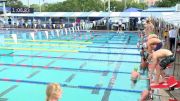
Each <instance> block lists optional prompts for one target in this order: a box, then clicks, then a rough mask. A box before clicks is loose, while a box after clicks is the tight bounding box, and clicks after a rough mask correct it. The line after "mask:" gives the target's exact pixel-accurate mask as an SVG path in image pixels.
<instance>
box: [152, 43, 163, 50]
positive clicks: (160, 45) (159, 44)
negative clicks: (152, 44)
mask: <svg viewBox="0 0 180 101" xmlns="http://www.w3.org/2000/svg"><path fill="white" fill-rule="evenodd" d="M162 46H163V44H162V42H160V43H158V44H157V45H156V48H155V49H154V51H157V50H159V49H161V48H162Z"/></svg>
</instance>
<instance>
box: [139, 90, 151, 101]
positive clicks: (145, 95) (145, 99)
mask: <svg viewBox="0 0 180 101" xmlns="http://www.w3.org/2000/svg"><path fill="white" fill-rule="evenodd" d="M151 93H152V92H151V90H150V89H149V90H144V91H143V92H142V93H141V98H140V101H152V99H153V98H151V96H150V95H151ZM150 99H151V100H150Z"/></svg>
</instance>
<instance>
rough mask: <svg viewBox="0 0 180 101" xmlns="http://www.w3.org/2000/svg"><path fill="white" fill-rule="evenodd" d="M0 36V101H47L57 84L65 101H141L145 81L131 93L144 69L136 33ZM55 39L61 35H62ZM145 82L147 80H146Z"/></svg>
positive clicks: (37, 33) (5, 34)
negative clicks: (133, 76) (137, 71)
mask: <svg viewBox="0 0 180 101" xmlns="http://www.w3.org/2000/svg"><path fill="white" fill-rule="evenodd" d="M11 33H15V34H16V35H17V39H18V43H14V41H13V39H12V37H11V35H10V33H9V32H6V31H5V33H4V34H1V35H0V38H1V42H0V43H1V46H0V49H1V51H0V98H1V99H3V100H7V101H43V100H45V98H46V96H45V90H46V86H47V84H48V83H50V82H58V83H60V84H61V86H62V88H63V95H62V99H61V101H72V100H74V101H137V100H138V99H139V97H140V93H141V91H142V90H144V89H146V88H147V82H146V81H145V80H140V81H138V83H137V85H136V86H135V87H134V88H131V81H130V73H131V71H132V70H133V68H134V67H135V66H139V64H140V55H139V50H138V49H137V48H136V43H137V40H138V36H137V34H136V33H121V34H117V33H115V32H76V33H73V32H72V33H69V34H68V35H64V34H63V32H56V31H49V32H48V35H47V34H45V32H44V31H38V32H36V33H35V34H34V38H35V40H34V41H33V40H32V35H31V34H29V32H28V31H16V32H13V31H11ZM57 33H60V34H59V35H58V34H57ZM144 76H145V75H144Z"/></svg>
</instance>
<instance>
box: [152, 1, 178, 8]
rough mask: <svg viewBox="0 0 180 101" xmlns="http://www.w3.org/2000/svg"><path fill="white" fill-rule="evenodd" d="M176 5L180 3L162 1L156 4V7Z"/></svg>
mask: <svg viewBox="0 0 180 101" xmlns="http://www.w3.org/2000/svg"><path fill="white" fill-rule="evenodd" d="M177 3H180V0H173V1H172V0H162V2H160V1H158V2H156V4H155V5H156V6H157V7H172V6H175V5H176V4H177Z"/></svg>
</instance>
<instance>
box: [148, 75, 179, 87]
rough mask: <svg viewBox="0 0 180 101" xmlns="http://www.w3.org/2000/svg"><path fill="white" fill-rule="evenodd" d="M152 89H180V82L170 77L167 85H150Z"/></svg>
mask: <svg viewBox="0 0 180 101" xmlns="http://www.w3.org/2000/svg"><path fill="white" fill-rule="evenodd" d="M150 87H151V89H169V88H175V89H179V88H180V81H177V80H176V79H175V77H174V76H170V77H169V78H168V79H167V84H165V83H159V84H158V85H150Z"/></svg>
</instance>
